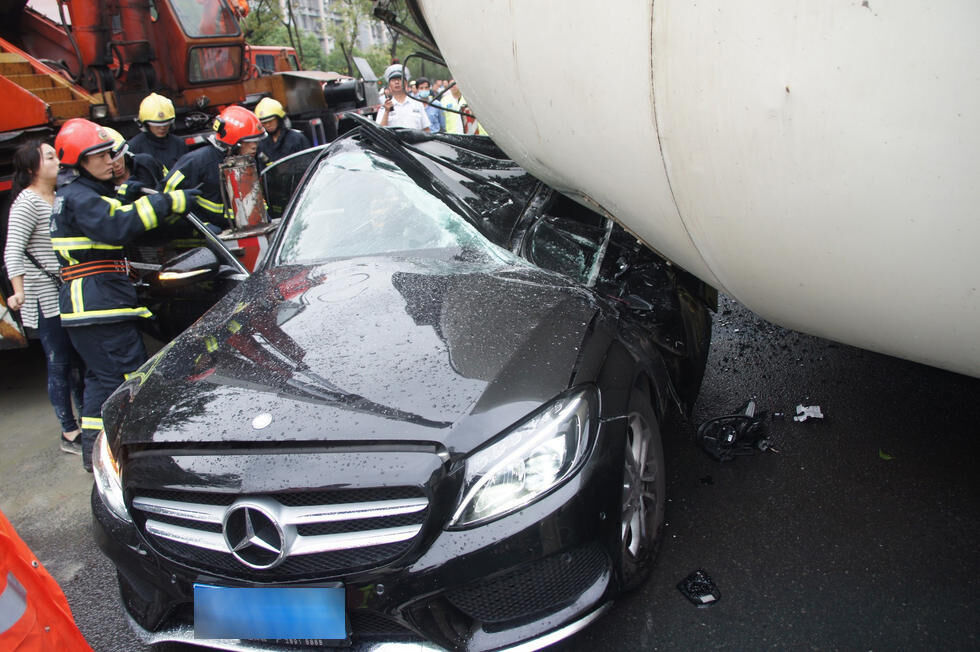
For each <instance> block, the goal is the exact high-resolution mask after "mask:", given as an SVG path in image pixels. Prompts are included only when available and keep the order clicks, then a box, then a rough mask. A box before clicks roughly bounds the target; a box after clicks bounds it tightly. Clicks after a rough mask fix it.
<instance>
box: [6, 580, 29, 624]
mask: <svg viewBox="0 0 980 652" xmlns="http://www.w3.org/2000/svg"><path fill="white" fill-rule="evenodd" d="M26 611H27V589H25V588H24V585H23V584H21V583H20V582H18V581H17V578H16V577H15V576H14V574H13V573H12V572H8V573H7V586H6V588H4V590H3V593H0V634H3V633H4V632H5V631H7V630H8V629H10V628H11V627H13V626H14V625H15V624H17V621H18V620H20V619H21V618H22V617H23V615H24V613H25V612H26Z"/></svg>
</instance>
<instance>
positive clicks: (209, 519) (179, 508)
mask: <svg viewBox="0 0 980 652" xmlns="http://www.w3.org/2000/svg"><path fill="white" fill-rule="evenodd" d="M133 507H135V508H136V509H138V510H141V511H144V512H148V513H150V514H159V515H161V516H172V517H174V518H182V519H185V520H188V521H200V522H202V523H218V524H219V525H220V524H221V520H222V519H223V518H224V515H225V510H226V509H227V508H226V507H222V506H221V505H195V504H193V503H180V502H177V501H176V500H161V499H160V498H142V497H139V496H137V497H136V498H133Z"/></svg>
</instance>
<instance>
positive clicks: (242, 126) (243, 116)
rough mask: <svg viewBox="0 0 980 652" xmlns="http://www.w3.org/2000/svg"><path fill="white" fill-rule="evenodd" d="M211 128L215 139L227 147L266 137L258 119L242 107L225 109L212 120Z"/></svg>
mask: <svg viewBox="0 0 980 652" xmlns="http://www.w3.org/2000/svg"><path fill="white" fill-rule="evenodd" d="M212 128H213V129H214V132H215V138H216V139H217V140H218V141H219V142H221V143H224V144H225V145H227V146H228V147H234V146H236V145H240V144H241V143H246V142H249V141H252V140H262V139H263V138H265V136H266V133H265V128H263V127H262V123H261V122H260V121H259V117H258V116H257V115H255V114H254V113H252V112H251V111H249V110H248V109H246V108H245V107H244V106H237V105H235V106H229V107H226V108H225V110H224V111H222V112H221V113H219V114H218V117H217V118H215V119H214V124H213V125H212Z"/></svg>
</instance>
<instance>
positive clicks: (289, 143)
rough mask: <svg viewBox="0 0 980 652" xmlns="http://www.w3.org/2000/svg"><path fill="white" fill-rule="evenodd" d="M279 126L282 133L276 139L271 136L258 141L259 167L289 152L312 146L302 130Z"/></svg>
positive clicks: (285, 155) (283, 156)
mask: <svg viewBox="0 0 980 652" xmlns="http://www.w3.org/2000/svg"><path fill="white" fill-rule="evenodd" d="M279 128H280V129H281V130H282V135H281V136H279V140H278V141H276V140H273V139H272V136H269V137H268V138H263V139H262V140H260V141H259V154H258V159H259V162H260V163H261V167H265V166H267V165H271V164H272V163H275V162H276V161H278V160H279V159H281V158H285V157H287V156H289V155H290V154H295V153H296V152H302V151H303V150H304V149H309V148H310V147H312V145H310V141H308V140H307V139H306V136H304V135H303V132H301V131H297V130H296V129H286V127H284V126H283V127H279Z"/></svg>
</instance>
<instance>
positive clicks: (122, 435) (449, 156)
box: [92, 122, 716, 650]
mask: <svg viewBox="0 0 980 652" xmlns="http://www.w3.org/2000/svg"><path fill="white" fill-rule="evenodd" d="M282 163H283V165H282V167H281V168H279V169H280V170H281V171H282V175H281V176H280V178H278V180H277V179H276V178H275V176H274V175H275V169H273V171H272V172H271V173H270V174H272V175H273V177H272V178H271V179H270V180H269V181H270V184H269V188H270V190H269V193H270V194H271V195H275V194H276V192H277V190H276V188H279V189H280V191H281V190H282V189H285V190H286V191H288V192H289V193H290V197H291V198H290V199H289V200H288V201H285V200H282V201H280V200H277V199H275V198H274V197H273V198H270V201H269V203H270V205H273V204H277V205H282V206H283V207H284V216H283V218H282V221H281V224H280V227H279V228H278V231H277V235H276V237H275V240H274V241H273V243H272V245H271V246H270V248H269V249H268V251H267V254H266V256H265V260H264V261H263V262H262V263H261V264H260V265H259V267H258V269H257V271H256V272H255V273H254V274H252V275H250V276H248V275H245V274H243V273H242V270H241V269H233V270H232V274H231V275H232V276H234V278H235V279H241V280H239V281H237V282H235V283H229V284H228V285H229V286H230V289H229V290H228V291H227V293H226V294H225V295H224V296H223V297H222V298H221V299H220V300H218V302H217V303H216V304H215V305H214V307H213V308H211V310H209V311H208V312H207V313H206V314H205V315H204V316H203V317H202V318H201V319H199V320H198V321H197V322H196V323H194V324H193V325H192V326H191V327H190V328H189V329H187V330H186V331H185V332H183V333H182V334H181V335H180V336H179V337H177V338H176V339H174V340H173V341H172V342H170V343H169V344H168V345H167V346H166V347H164V348H163V349H162V350H161V351H160V352H159V353H158V354H157V355H155V356H154V357H153V358H151V359H150V360H149V361H148V362H147V363H146V365H145V366H144V367H142V368H141V369H140V370H139V371H138V372H137V373H136V374H134V375H133V376H132V377H131V378H130V379H129V380H128V381H127V382H126V383H124V384H123V385H122V386H121V387H120V388H119V389H118V391H116V393H115V394H113V396H112V397H111V398H110V399H109V400H108V401H107V402H106V404H105V405H104V406H103V417H104V423H105V431H104V432H103V433H102V434H101V435H100V436H99V439H98V442H97V445H96V456H95V467H96V469H95V475H96V486H95V489H94V490H93V494H92V508H93V511H94V520H95V535H96V538H97V541H98V543H99V545H100V547H101V548H102V550H103V551H104V552H105V554H106V555H108V557H109V558H110V559H111V560H112V562H113V563H114V564H115V566H116V568H117V571H118V580H119V585H120V589H121V593H122V598H123V603H124V605H125V608H126V610H127V612H128V615H129V617H130V620H131V624H132V625H133V627H134V628H135V629H136V631H137V633H138V634H139V635H140V636H141V638H142V639H143V640H144V641H146V642H148V643H153V642H162V641H179V640H183V641H194V642H197V643H199V644H205V645H207V644H210V645H213V646H215V647H220V648H221V649H290V650H293V649H305V648H307V647H309V648H314V649H317V648H321V649H322V648H323V647H331V646H346V647H353V648H355V649H376V648H377V647H378V646H379V645H382V644H389V643H395V644H398V643H400V644H401V645H400V646H396V647H406V646H410V647H413V648H414V649H443V648H445V649H464V650H488V649H499V648H511V647H516V648H517V649H535V648H538V647H541V646H544V645H547V644H549V643H552V642H555V641H557V640H560V639H562V638H564V637H566V636H568V635H570V634H572V633H574V632H576V631H578V630H579V629H581V628H583V627H585V626H586V625H588V624H589V623H590V622H592V621H594V620H595V619H596V618H597V617H599V616H600V615H601V614H602V613H603V612H604V610H605V609H607V608H608V606H609V605H610V603H611V601H612V600H613V599H614V598H615V597H616V596H617V595H619V594H621V593H622V592H623V591H626V590H629V589H631V588H633V587H635V586H637V585H638V584H639V583H640V582H641V581H642V580H643V579H644V577H645V575H646V574H647V572H648V571H649V569H650V565H651V563H652V561H653V558H654V556H655V554H656V550H657V547H658V537H659V535H660V533H661V528H662V524H663V518H664V502H665V501H664V467H663V464H664V463H663V452H662V445H661V424H664V423H665V420H666V419H667V417H668V416H669V415H670V413H671V412H673V411H683V410H685V409H687V408H688V407H689V405H690V404H691V403H692V402H693V400H694V398H695V396H696V394H697V391H698V388H699V386H700V382H701V376H702V374H703V370H704V364H705V359H706V355H707V348H708V343H709V339H710V328H711V327H710V324H711V321H710V314H709V310H710V309H712V308H713V303H714V302H715V300H716V295H715V294H714V291H713V290H712V289H711V288H710V287H707V286H705V285H703V284H701V283H700V282H699V281H697V280H696V279H694V278H693V277H691V276H690V275H689V274H687V273H685V272H684V271H683V270H681V269H679V268H677V267H675V266H673V265H671V264H670V263H669V262H667V261H665V260H663V259H662V258H660V257H659V256H658V255H657V254H656V253H655V252H653V251H651V250H650V249H649V248H648V247H646V246H644V245H643V244H641V243H640V242H638V241H637V240H636V238H634V237H633V236H632V235H630V234H629V233H628V232H626V231H624V230H623V229H622V228H621V227H620V226H619V225H617V224H616V223H615V222H614V221H613V220H612V219H610V218H609V217H607V216H604V215H602V214H599V213H597V212H594V211H593V210H590V209H588V208H586V207H585V205H587V204H588V203H589V200H588V198H584V197H579V198H577V199H578V201H573V200H572V199H569V198H568V197H566V196H564V195H562V194H560V193H558V192H556V191H555V190H554V189H552V188H549V187H547V186H546V185H544V184H543V183H541V182H540V181H538V180H537V179H535V178H534V177H532V176H531V175H529V174H528V173H527V172H526V171H524V170H523V169H521V168H520V167H519V166H517V165H516V164H515V163H514V162H513V161H511V160H509V159H507V157H506V156H505V155H504V154H503V153H502V152H501V151H499V150H498V149H497V148H496V147H495V146H494V145H493V143H492V142H491V141H490V140H489V139H486V138H483V137H470V136H453V135H445V134H442V135H440V134H434V135H430V134H422V133H418V132H411V131H400V130H388V129H381V128H379V127H376V126H374V125H373V124H370V123H367V122H364V123H363V124H361V125H359V126H358V128H356V129H355V130H353V131H351V132H349V133H348V134H346V135H345V136H344V137H342V138H341V139H339V140H336V141H334V142H333V143H331V144H330V145H328V146H326V147H324V148H320V149H317V150H310V151H308V152H305V153H301V154H299V155H297V158H295V159H293V160H292V161H290V160H289V159H286V160H284V161H283V162H282ZM277 184H278V185H277ZM206 254H207V252H204V254H201V255H198V254H195V253H194V252H192V253H191V254H189V255H187V256H185V257H184V262H185V263H188V261H193V260H200V259H202V258H207V255H206ZM195 256H197V258H195ZM212 259H213V255H212ZM231 267H232V266H222V265H218V264H215V263H213V261H212V264H203V265H200V266H199V267H198V268H195V269H184V270H183V271H178V272H173V271H171V273H170V274H169V276H168V278H169V279H171V280H172V281H173V282H190V281H191V280H194V279H195V278H199V279H200V278H208V277H214V276H215V275H221V274H222V273H223V272H222V270H223V269H231Z"/></svg>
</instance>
